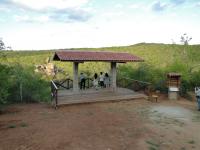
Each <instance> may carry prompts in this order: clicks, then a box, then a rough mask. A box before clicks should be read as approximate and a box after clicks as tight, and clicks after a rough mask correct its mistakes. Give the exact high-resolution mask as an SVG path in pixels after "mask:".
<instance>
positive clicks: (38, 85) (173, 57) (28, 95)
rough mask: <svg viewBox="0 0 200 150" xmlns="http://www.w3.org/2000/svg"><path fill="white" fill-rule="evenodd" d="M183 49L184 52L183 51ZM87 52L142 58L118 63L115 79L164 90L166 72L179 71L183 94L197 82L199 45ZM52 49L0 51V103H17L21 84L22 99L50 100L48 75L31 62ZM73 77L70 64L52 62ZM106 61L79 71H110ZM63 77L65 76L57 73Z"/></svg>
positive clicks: (199, 77) (85, 65)
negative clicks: (134, 61) (120, 53)
mask: <svg viewBox="0 0 200 150" xmlns="http://www.w3.org/2000/svg"><path fill="white" fill-rule="evenodd" d="M183 49H186V54H184V53H183ZM79 50H89V51H115V52H128V53H131V54H134V55H137V56H139V57H141V58H143V59H144V62H140V63H127V64H118V79H119V78H121V77H129V78H132V79H137V80H142V81H147V82H151V83H152V84H153V86H154V88H155V89H159V90H161V91H162V92H166V86H165V81H166V74H167V73H168V72H178V73H181V74H182V87H181V92H182V94H186V93H187V91H188V90H193V88H194V86H196V85H200V66H199V67H196V68H194V69H193V70H192V71H190V70H191V68H192V67H193V66H196V65H198V64H200V58H199V57H200V45H185V46H184V45H175V44H153V43H152V44H146V43H140V44H136V45H131V46H124V47H105V48H87V49H86V48H81V49H79ZM54 52H55V50H48V51H1V52H0V103H12V102H19V101H20V97H19V91H20V90H19V85H20V84H22V87H23V95H24V97H23V101H24V102H29V101H50V88H49V87H50V86H49V81H50V79H51V78H50V77H47V76H45V75H41V74H39V73H35V72H34V65H38V64H44V63H45V60H46V59H47V58H48V57H51V58H52V56H53V54H54ZM54 63H55V64H56V66H58V67H59V68H63V69H64V70H65V72H67V73H68V74H69V75H70V77H72V63H63V62H60V61H56V62H54ZM109 69H110V64H109V63H100V62H99V63H96V62H88V63H83V64H81V65H80V72H85V73H86V74H87V75H88V76H90V77H92V75H93V74H94V73H95V72H97V73H99V72H100V71H103V72H109ZM59 78H64V76H62V75H61V76H59Z"/></svg>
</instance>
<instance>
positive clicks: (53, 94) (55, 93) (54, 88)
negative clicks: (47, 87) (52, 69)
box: [51, 80, 58, 108]
mask: <svg viewBox="0 0 200 150" xmlns="http://www.w3.org/2000/svg"><path fill="white" fill-rule="evenodd" d="M51 101H52V102H53V101H54V102H55V108H57V105H58V87H57V85H56V84H55V82H54V81H53V80H51Z"/></svg>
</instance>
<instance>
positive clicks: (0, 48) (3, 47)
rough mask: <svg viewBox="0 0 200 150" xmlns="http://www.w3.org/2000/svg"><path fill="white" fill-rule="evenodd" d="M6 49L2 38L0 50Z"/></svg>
mask: <svg viewBox="0 0 200 150" xmlns="http://www.w3.org/2000/svg"><path fill="white" fill-rule="evenodd" d="M5 48H6V47H5V44H4V42H3V40H2V38H0V50H4V49H5Z"/></svg>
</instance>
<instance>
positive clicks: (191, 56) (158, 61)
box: [1, 43, 200, 73]
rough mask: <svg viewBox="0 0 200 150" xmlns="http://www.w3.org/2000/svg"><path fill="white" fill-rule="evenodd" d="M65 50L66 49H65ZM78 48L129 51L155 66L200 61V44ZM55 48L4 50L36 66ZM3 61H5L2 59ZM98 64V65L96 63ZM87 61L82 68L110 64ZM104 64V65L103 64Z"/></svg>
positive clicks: (12, 59)
mask: <svg viewBox="0 0 200 150" xmlns="http://www.w3.org/2000/svg"><path fill="white" fill-rule="evenodd" d="M184 48H185V49H186V50H187V56H185V55H184V54H183V49H184ZM63 50H64V49H63ZM78 50H91V51H116V52H128V53H131V54H134V55H137V56H139V57H141V58H143V59H144V60H145V62H144V63H146V64H148V65H151V66H153V67H155V68H160V69H164V68H165V67H167V66H169V65H170V64H173V63H174V62H180V63H187V64H189V65H196V64H199V63H200V58H199V56H200V45H188V46H184V45H176V44H156V43H139V44H135V45H130V46H120V47H103V48H79V49H78ZM54 51H55V50H47V51H4V52H3V53H4V54H6V55H7V62H8V63H19V64H22V65H25V66H34V65H36V64H42V63H44V62H45V60H46V58H48V57H52V56H53V54H54ZM1 61H5V60H2V59H1ZM55 63H56V64H57V65H58V66H59V67H61V68H64V69H65V70H66V71H67V72H69V73H71V72H72V68H71V67H70V66H71V64H67V63H62V62H55ZM95 64H96V65H95ZM99 64H101V65H99ZM99 64H98V63H85V65H81V69H80V70H83V71H84V70H85V71H90V70H93V72H94V71H98V72H99V70H108V69H109V64H105V63H99ZM102 64H103V66H102ZM129 64H130V65H132V66H133V67H134V66H137V65H138V63H129Z"/></svg>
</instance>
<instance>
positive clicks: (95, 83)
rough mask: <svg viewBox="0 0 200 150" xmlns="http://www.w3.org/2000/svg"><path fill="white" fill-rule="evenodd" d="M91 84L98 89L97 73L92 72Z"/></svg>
mask: <svg viewBox="0 0 200 150" xmlns="http://www.w3.org/2000/svg"><path fill="white" fill-rule="evenodd" d="M93 86H94V88H95V89H96V90H98V75H97V73H95V74H94V80H93Z"/></svg>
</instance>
